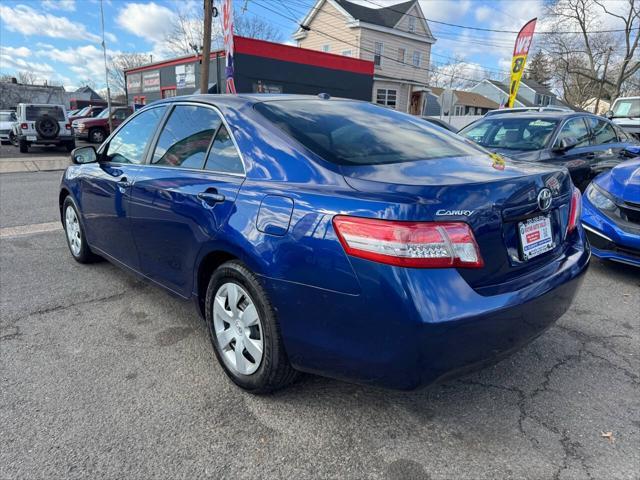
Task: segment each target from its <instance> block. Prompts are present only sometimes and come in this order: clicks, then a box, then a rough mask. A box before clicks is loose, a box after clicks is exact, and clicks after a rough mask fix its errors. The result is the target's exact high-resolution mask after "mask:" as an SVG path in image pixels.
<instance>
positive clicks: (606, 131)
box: [587, 117, 618, 145]
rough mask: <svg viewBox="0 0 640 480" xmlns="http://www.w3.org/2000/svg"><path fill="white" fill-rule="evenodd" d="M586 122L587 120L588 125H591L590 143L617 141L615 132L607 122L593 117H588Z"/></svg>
mask: <svg viewBox="0 0 640 480" xmlns="http://www.w3.org/2000/svg"><path fill="white" fill-rule="evenodd" d="M587 122H589V126H590V127H591V132H592V137H591V144H592V145H602V144H604V143H616V142H617V141H618V137H617V135H616V132H615V130H614V129H613V127H612V126H611V124H610V123H609V122H607V121H605V120H601V119H599V118H594V117H588V118H587Z"/></svg>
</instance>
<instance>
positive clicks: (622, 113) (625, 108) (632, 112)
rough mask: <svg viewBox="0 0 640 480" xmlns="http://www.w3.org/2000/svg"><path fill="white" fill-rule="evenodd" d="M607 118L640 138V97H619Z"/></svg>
mask: <svg viewBox="0 0 640 480" xmlns="http://www.w3.org/2000/svg"><path fill="white" fill-rule="evenodd" d="M607 118H609V119H610V120H612V121H613V123H615V124H616V125H619V126H620V127H622V128H623V129H624V130H625V131H626V132H628V133H629V134H630V135H633V136H634V137H635V138H636V139H637V140H640V97H620V98H617V99H616V101H615V102H613V106H612V107H611V110H609V111H608V112H607Z"/></svg>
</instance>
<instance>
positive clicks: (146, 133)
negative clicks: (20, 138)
mask: <svg viewBox="0 0 640 480" xmlns="http://www.w3.org/2000/svg"><path fill="white" fill-rule="evenodd" d="M166 108H167V107H166V106H164V105H161V106H159V107H155V108H150V109H148V110H144V111H142V112H140V113H139V114H138V115H136V116H135V117H133V118H132V119H131V120H130V121H129V122H128V123H127V124H126V125H124V126H123V127H122V128H121V129H120V130H119V131H118V132H117V133H116V134H115V135H114V136H113V137H112V138H111V139H110V140H109V142H108V143H107V144H105V145H104V146H103V147H101V150H100V155H99V159H100V162H99V163H95V164H90V165H86V166H85V168H86V170H85V172H84V175H83V177H82V187H81V188H82V206H81V207H82V208H81V209H82V213H83V216H84V222H85V226H86V234H87V240H88V242H89V244H90V245H91V246H95V247H97V248H99V249H100V250H101V251H103V252H104V253H106V254H108V255H110V256H111V257H113V258H114V259H116V260H118V261H120V262H122V263H124V264H126V265H127V266H129V267H131V268H133V269H135V270H139V267H140V265H139V261H138V254H137V251H136V248H135V244H134V242H133V235H132V234H131V225H130V212H129V200H130V197H131V187H132V185H133V182H134V181H135V178H136V176H137V175H138V172H139V170H140V164H141V163H142V162H143V161H144V158H145V154H146V152H147V150H148V147H149V142H150V140H151V139H152V138H153V135H154V133H155V132H156V130H157V128H158V125H159V124H160V120H161V119H162V117H163V115H164V113H165V112H166Z"/></svg>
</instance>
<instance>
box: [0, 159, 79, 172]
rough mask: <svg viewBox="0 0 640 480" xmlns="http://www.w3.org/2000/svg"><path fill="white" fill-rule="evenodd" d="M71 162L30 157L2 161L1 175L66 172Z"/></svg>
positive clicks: (0, 165) (0, 162) (0, 163)
mask: <svg viewBox="0 0 640 480" xmlns="http://www.w3.org/2000/svg"><path fill="white" fill-rule="evenodd" d="M69 165H71V161H70V160H69V158H67V157H40V158H38V157H29V158H19V157H13V158H2V159H0V173H20V172H50V171H56V170H64V169H65V168H67V167H68V166H69Z"/></svg>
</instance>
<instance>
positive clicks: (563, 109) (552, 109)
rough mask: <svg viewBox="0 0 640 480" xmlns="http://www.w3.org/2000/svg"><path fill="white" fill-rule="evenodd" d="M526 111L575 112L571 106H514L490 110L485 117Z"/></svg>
mask: <svg viewBox="0 0 640 480" xmlns="http://www.w3.org/2000/svg"><path fill="white" fill-rule="evenodd" d="M526 112H573V110H571V109H570V108H569V107H562V106H555V107H512V108H499V109H497V110H489V111H488V112H487V113H485V114H484V116H485V117H492V116H494V115H502V114H505V113H526Z"/></svg>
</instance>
